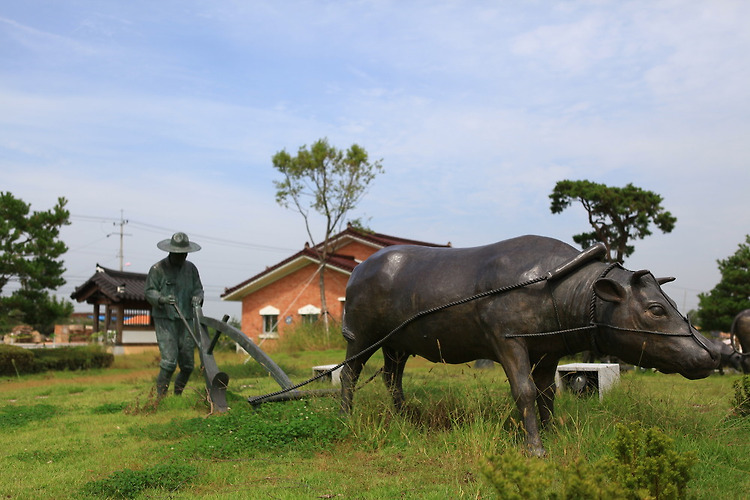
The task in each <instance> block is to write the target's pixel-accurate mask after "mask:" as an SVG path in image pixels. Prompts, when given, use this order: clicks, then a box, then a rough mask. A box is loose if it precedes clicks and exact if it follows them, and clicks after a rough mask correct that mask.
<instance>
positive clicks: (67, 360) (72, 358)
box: [34, 345, 115, 372]
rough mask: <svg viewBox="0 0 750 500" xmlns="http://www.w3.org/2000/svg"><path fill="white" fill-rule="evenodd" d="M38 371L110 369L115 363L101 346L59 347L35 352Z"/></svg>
mask: <svg viewBox="0 0 750 500" xmlns="http://www.w3.org/2000/svg"><path fill="white" fill-rule="evenodd" d="M34 357H35V363H36V365H37V368H36V371H38V372H43V371H48V370H59V371H63V370H70V371H75V370H90V369H92V368H109V367H110V366H112V363H114V361H115V357H114V355H113V354H111V353H108V352H106V351H105V350H104V349H103V348H102V347H100V346H96V345H94V346H83V347H59V348H55V349H36V350H35V351H34Z"/></svg>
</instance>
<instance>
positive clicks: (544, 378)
mask: <svg viewBox="0 0 750 500" xmlns="http://www.w3.org/2000/svg"><path fill="white" fill-rule="evenodd" d="M556 371H557V362H555V363H545V364H541V363H540V364H538V365H536V366H535V367H534V372H533V377H534V385H536V387H537V391H538V393H537V397H536V405H537V407H538V408H539V419H540V420H541V423H542V428H545V427H546V426H547V424H549V423H550V422H551V421H552V414H553V413H554V411H555V372H556Z"/></svg>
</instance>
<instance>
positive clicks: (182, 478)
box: [81, 464, 198, 498]
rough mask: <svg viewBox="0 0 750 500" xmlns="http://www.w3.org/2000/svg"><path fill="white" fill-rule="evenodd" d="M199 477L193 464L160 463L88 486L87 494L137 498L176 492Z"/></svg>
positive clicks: (87, 484) (121, 472)
mask: <svg viewBox="0 0 750 500" xmlns="http://www.w3.org/2000/svg"><path fill="white" fill-rule="evenodd" d="M197 476H198V470H197V469H196V468H195V467H192V466H190V465H178V464H160V465H154V466H153V467H149V468H147V469H142V470H132V469H124V470H120V471H116V472H113V473H112V474H111V475H110V476H109V477H106V478H104V479H99V480H96V481H91V482H89V483H86V484H85V485H84V486H83V488H82V489H81V493H83V494H84V495H89V496H94V497H106V498H135V497H137V496H138V495H140V494H141V493H142V492H143V491H144V490H148V489H157V490H163V491H169V492H173V491H177V490H179V489H180V488H182V487H183V486H185V485H186V484H188V483H190V482H191V481H192V480H193V479H195V478H196V477H197Z"/></svg>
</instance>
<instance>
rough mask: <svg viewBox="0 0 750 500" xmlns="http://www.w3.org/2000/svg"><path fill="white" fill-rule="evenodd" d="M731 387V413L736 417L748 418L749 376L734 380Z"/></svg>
mask: <svg viewBox="0 0 750 500" xmlns="http://www.w3.org/2000/svg"><path fill="white" fill-rule="evenodd" d="M732 387H733V388H734V399H733V400H732V412H733V413H734V414H735V415H737V416H738V417H747V416H750V375H745V376H744V377H742V378H741V379H739V380H735V381H734V384H732Z"/></svg>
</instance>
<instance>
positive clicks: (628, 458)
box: [603, 422, 697, 500]
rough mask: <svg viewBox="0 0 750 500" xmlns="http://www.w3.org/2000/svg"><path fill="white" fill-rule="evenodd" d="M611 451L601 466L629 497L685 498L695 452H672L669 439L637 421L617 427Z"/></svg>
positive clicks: (653, 428)
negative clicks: (611, 453) (642, 426)
mask: <svg viewBox="0 0 750 500" xmlns="http://www.w3.org/2000/svg"><path fill="white" fill-rule="evenodd" d="M613 451H614V457H613V458H610V459H605V460H604V462H603V467H605V468H606V469H607V470H608V471H609V476H610V477H611V478H612V479H613V481H615V482H617V483H619V484H620V485H621V486H622V487H623V488H624V489H625V490H626V491H628V492H632V494H633V498H644V499H645V498H653V499H656V500H660V499H663V500H671V499H678V498H685V488H686V487H687V483H688V481H689V480H690V469H691V468H692V467H693V465H695V462H696V461H697V457H696V454H695V452H693V451H689V452H684V453H678V452H676V451H675V450H674V449H673V440H672V439H671V438H669V437H668V436H667V435H665V434H664V433H663V432H661V431H660V430H659V429H657V428H656V427H652V428H649V429H646V430H645V431H644V430H643V429H642V428H641V426H640V423H639V422H635V423H633V424H631V425H630V426H629V427H628V426H625V425H623V424H619V425H618V426H617V437H616V438H615V441H614V443H613Z"/></svg>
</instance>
